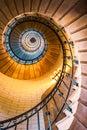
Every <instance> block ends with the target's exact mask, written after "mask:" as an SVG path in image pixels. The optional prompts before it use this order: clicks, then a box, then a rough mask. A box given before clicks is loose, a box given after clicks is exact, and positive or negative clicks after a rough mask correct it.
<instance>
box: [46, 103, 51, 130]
mask: <svg viewBox="0 0 87 130" xmlns="http://www.w3.org/2000/svg"><path fill="white" fill-rule="evenodd" d="M46 116H47V119H48V124H49V128H48V129H47V130H52V126H51V121H50V112H49V111H48V107H47V104H46Z"/></svg>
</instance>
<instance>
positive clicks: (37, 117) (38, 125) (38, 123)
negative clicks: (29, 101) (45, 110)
mask: <svg viewBox="0 0 87 130" xmlns="http://www.w3.org/2000/svg"><path fill="white" fill-rule="evenodd" d="M37 119H38V120H37V121H38V130H40V118H39V112H37Z"/></svg>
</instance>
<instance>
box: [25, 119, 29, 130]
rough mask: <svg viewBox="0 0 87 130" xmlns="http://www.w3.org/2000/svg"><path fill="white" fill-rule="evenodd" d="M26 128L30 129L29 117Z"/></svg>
mask: <svg viewBox="0 0 87 130" xmlns="http://www.w3.org/2000/svg"><path fill="white" fill-rule="evenodd" d="M26 130H29V118H27V125H26Z"/></svg>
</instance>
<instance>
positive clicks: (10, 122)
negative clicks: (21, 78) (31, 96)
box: [0, 20, 73, 130]
mask: <svg viewBox="0 0 87 130" xmlns="http://www.w3.org/2000/svg"><path fill="white" fill-rule="evenodd" d="M49 24H50V22H49ZM51 24H53V25H55V24H54V22H53V20H52V21H51ZM51 29H52V28H51ZM62 29H63V28H62ZM58 30H59V28H58V27H57V26H56V25H55V30H54V32H55V33H56V35H57V36H58V38H59V33H60V32H61V34H62V35H63V37H64V38H65V40H66V42H67V45H68V47H69V50H68V51H69V52H70V57H71V63H72V65H71V68H70V69H71V78H72V79H73V53H72V49H71V45H70V44H69V42H68V40H67V38H66V36H65V34H64V32H63V31H62V30H61V29H60V30H59V31H58ZM59 39H60V41H61V46H62V50H63V66H62V72H61V74H60V77H59V81H58V82H57V83H56V85H55V87H54V88H53V89H52V90H51V92H50V93H49V94H48V95H47V96H46V97H45V98H44V99H43V100H42V101H41V102H40V103H39V104H37V105H36V106H35V107H33V108H32V109H30V110H28V111H26V112H24V113H22V114H20V115H18V116H15V117H13V118H10V119H7V120H4V121H0V130H6V129H9V128H12V127H15V128H16V126H17V125H18V124H21V123H22V122H24V121H26V120H28V119H29V118H31V117H32V116H33V115H35V114H36V113H38V112H39V111H40V110H41V109H42V108H44V107H45V106H46V105H47V104H48V103H49V102H50V100H51V99H52V98H53V97H54V95H55V93H56V92H57V91H59V88H60V86H61V83H62V81H63V79H64V77H65V74H66V71H65V66H66V58H65V57H66V56H67V55H66V52H65V49H66V48H65V47H64V41H62V40H61V38H59ZM68 67H69V66H68ZM71 86H72V80H70V84H69V86H68V91H67V96H66V98H65V99H64V103H63V104H62V107H61V109H60V110H59V111H58V113H57V115H56V116H55V118H54V120H53V121H52V122H51V126H52V125H53V124H54V122H55V121H56V119H57V118H58V116H59V115H60V114H61V112H62V110H63V108H64V106H65V104H66V102H67V98H68V96H69V92H70V89H71ZM46 130H49V127H48V128H47V129H46Z"/></svg>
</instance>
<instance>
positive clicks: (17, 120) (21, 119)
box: [0, 17, 78, 130]
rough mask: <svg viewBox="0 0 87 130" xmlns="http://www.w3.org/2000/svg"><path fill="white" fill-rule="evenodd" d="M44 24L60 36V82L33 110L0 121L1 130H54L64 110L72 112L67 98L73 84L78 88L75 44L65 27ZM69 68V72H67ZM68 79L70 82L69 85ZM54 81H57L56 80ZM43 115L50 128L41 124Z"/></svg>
mask: <svg viewBox="0 0 87 130" xmlns="http://www.w3.org/2000/svg"><path fill="white" fill-rule="evenodd" d="M37 19H38V18H37V17H36V20H37ZM44 24H46V26H49V27H51V29H52V30H53V31H54V32H55V34H56V35H57V36H58V38H59V39H60V41H61V46H62V50H63V66H62V70H61V73H60V76H59V80H58V81H57V82H56V85H55V87H54V88H53V90H52V91H51V92H50V93H49V94H48V95H47V96H46V97H45V98H44V99H43V100H42V101H41V102H40V103H39V104H38V105H36V106H35V107H33V108H32V109H31V110H29V111H26V112H25V113H23V114H21V115H18V116H16V117H13V118H11V119H8V120H4V121H0V130H7V129H8V130H22V129H23V130H52V127H53V125H54V123H55V121H56V120H57V119H58V118H59V116H60V114H61V113H62V110H63V109H64V108H65V107H66V109H67V110H69V111H70V112H72V109H71V108H70V106H69V105H68V103H67V98H68V96H69V93H70V89H71V86H72V84H73V85H76V86H78V83H77V82H76V81H74V80H73V69H74V68H73V63H74V62H75V63H77V61H76V60H74V59H73V53H72V46H73V42H71V41H68V39H67V37H66V34H65V30H64V28H63V27H60V28H59V27H58V26H57V25H56V24H55V23H54V21H53V19H52V18H51V19H49V20H48V23H44ZM52 27H53V28H52ZM68 61H69V64H68ZM67 67H68V70H69V72H67ZM56 76H58V75H56ZM66 78H67V80H68V84H67V80H66ZM53 80H56V79H55V78H54V79H53ZM62 87H64V88H65V91H64V92H63V91H62V89H61V88H62ZM55 95H56V96H57V95H58V98H61V100H62V103H61V105H60V106H58V101H57V100H56V98H55ZM51 100H53V102H54V107H55V109H56V114H55V116H54V118H52V119H51V115H52V113H51V112H50V110H49V103H50V101H51ZM59 100H60V99H59ZM44 109H45V112H44ZM41 114H43V115H44V114H45V115H46V116H47V119H48V126H45V121H44V119H43V121H42V122H41V120H42V117H43V115H42V116H41ZM43 118H44V117H43ZM31 120H35V121H36V123H35V128H34V127H33V126H31V124H30V122H31ZM22 124H23V125H22ZM32 125H34V124H32Z"/></svg>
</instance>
